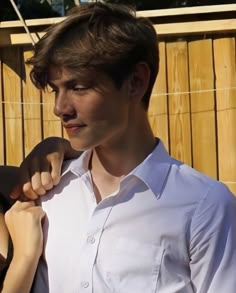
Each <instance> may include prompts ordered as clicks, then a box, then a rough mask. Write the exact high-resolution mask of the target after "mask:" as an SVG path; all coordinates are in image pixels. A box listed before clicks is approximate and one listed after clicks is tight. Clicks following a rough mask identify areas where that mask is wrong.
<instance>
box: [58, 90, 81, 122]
mask: <svg viewBox="0 0 236 293" xmlns="http://www.w3.org/2000/svg"><path fill="white" fill-rule="evenodd" d="M54 114H55V115H56V116H57V117H59V118H60V119H61V120H62V121H68V120H69V119H71V118H73V117H74V116H75V115H76V112H75V109H74V107H73V103H72V101H71V99H70V97H69V96H68V95H67V94H66V92H64V93H63V92H59V93H57V94H56V97H55V105H54Z"/></svg>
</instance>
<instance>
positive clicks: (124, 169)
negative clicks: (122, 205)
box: [91, 119, 156, 178]
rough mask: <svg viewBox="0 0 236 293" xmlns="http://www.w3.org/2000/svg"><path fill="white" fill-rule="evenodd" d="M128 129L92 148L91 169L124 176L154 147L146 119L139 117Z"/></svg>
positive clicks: (105, 173) (153, 139) (154, 141)
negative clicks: (138, 121) (105, 142)
mask: <svg viewBox="0 0 236 293" xmlns="http://www.w3.org/2000/svg"><path fill="white" fill-rule="evenodd" d="M140 121H142V123H139V125H137V123H136V124H135V125H134V127H132V126H131V127H129V131H127V130H126V131H125V134H123V135H121V136H120V137H118V138H115V139H114V140H112V141H110V142H108V143H107V144H104V145H101V146H98V147H96V148H95V149H94V152H93V157H92V160H91V171H92V172H93V173H100V174H101V173H103V174H104V175H111V176H113V177H117V178H120V177H124V176H125V175H127V174H128V173H129V172H130V171H132V170H133V169H134V168H135V167H136V166H138V165H139V164H140V163H141V162H142V161H143V160H144V159H145V158H146V157H147V156H148V155H149V154H150V153H151V152H152V150H153V149H154V147H155V145H156V139H155V137H154V136H153V133H152V130H151V128H150V125H149V123H148V120H147V119H145V120H144V119H140Z"/></svg>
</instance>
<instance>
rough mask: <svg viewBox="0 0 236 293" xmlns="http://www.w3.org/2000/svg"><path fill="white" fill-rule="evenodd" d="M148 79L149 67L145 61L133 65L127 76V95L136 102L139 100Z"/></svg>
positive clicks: (144, 90) (143, 93) (145, 89)
mask: <svg viewBox="0 0 236 293" xmlns="http://www.w3.org/2000/svg"><path fill="white" fill-rule="evenodd" d="M149 81H150V68H149V66H148V65H147V63H145V62H140V63H137V64H136V65H135V68H134V70H133V72H132V73H131V75H130V78H129V96H130V98H131V99H134V100H135V101H136V102H141V100H142V98H143V96H144V95H145V93H146V91H147V88H148V85H149Z"/></svg>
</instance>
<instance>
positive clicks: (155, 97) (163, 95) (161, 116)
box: [148, 42, 169, 150]
mask: <svg viewBox="0 0 236 293" xmlns="http://www.w3.org/2000/svg"><path fill="white" fill-rule="evenodd" d="M159 50H160V69H159V73H158V77H157V80H156V82H155V84H154V87H153V91H152V96H151V99H150V104H149V111H148V115H149V121H150V124H151V126H152V130H153V133H154V135H155V136H157V137H160V138H161V139H162V141H163V143H164V145H165V147H166V149H167V150H168V149H169V135H168V108H167V99H168V96H167V82H166V49H165V43H164V42H161V43H160V44H159Z"/></svg>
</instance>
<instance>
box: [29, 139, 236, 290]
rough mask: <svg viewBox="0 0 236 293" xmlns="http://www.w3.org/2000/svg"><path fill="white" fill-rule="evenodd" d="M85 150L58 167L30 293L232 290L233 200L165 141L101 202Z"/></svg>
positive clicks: (235, 280)
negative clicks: (41, 252) (178, 157)
mask: <svg viewBox="0 0 236 293" xmlns="http://www.w3.org/2000/svg"><path fill="white" fill-rule="evenodd" d="M90 156H91V151H87V152H85V153H83V154H82V155H81V157H80V158H78V159H76V160H72V161H68V162H67V163H66V164H65V166H64V171H63V175H62V179H61V182H60V184H59V185H58V186H56V187H55V188H54V189H53V190H51V191H50V192H49V193H48V194H47V195H46V196H44V197H42V199H41V200H42V207H43V209H44V210H45V212H46V214H47V221H46V222H45V224H44V237H45V252H44V259H42V260H41V262H40V264H39V268H38V271H37V274H36V278H35V282H34V289H33V292H34V293H47V292H50V293H177V292H180V293H193V292H197V293H235V292H236V198H235V197H234V196H233V195H232V194H231V193H230V191H229V190H228V188H227V187H226V186H225V185H223V184H222V183H219V182H218V181H215V180H213V179H211V178H209V177H207V176H205V175H202V174H201V173H199V172H197V171H195V170H194V169H192V168H190V167H189V166H187V165H185V164H183V163H181V162H178V161H176V160H174V159H172V158H171V157H170V156H169V155H168V154H167V152H166V151H165V149H164V146H163V144H162V143H161V142H159V144H158V145H157V147H156V148H155V150H154V151H153V152H152V153H151V154H150V155H149V156H148V157H147V158H146V159H145V160H144V161H143V162H142V163H141V164H140V165H139V166H137V167H136V168H135V169H134V170H133V171H132V172H131V173H130V174H128V175H127V176H126V177H125V178H124V179H123V180H122V181H121V183H120V187H119V189H118V190H116V192H114V193H112V194H111V195H110V196H109V197H107V198H106V199H104V200H102V201H101V202H100V203H99V204H97V203H96V199H95V196H94V193H93V188H92V183H91V176H90V172H89V170H88V162H89V159H90Z"/></svg>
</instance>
